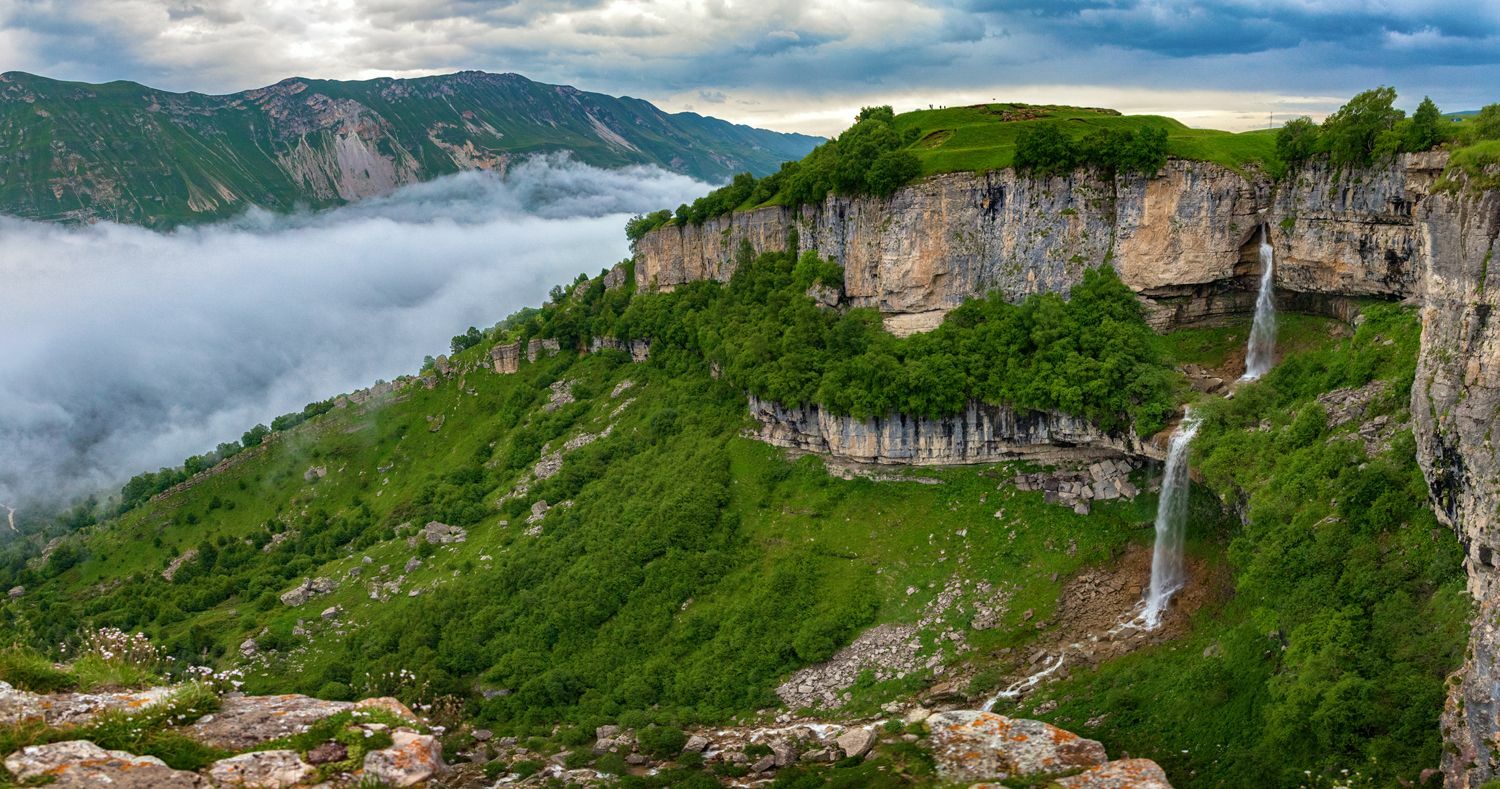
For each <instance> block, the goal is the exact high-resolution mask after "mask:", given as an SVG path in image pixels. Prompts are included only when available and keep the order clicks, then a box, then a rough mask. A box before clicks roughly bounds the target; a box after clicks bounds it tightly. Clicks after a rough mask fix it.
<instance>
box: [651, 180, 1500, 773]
mask: <svg viewBox="0 0 1500 789" xmlns="http://www.w3.org/2000/svg"><path fill="white" fill-rule="evenodd" d="M1445 165H1446V155H1445V154H1443V153H1441V152H1432V153H1423V154H1408V155H1403V156H1401V157H1399V158H1398V159H1397V160H1396V161H1394V162H1393V163H1391V164H1390V165H1389V166H1384V167H1375V168H1369V169H1364V170H1355V171H1349V170H1345V171H1344V172H1342V173H1339V172H1335V171H1332V170H1330V169H1329V168H1328V167H1326V166H1312V167H1308V168H1305V169H1304V170H1302V171H1300V172H1298V173H1296V174H1294V175H1293V176H1292V177H1291V178H1288V179H1285V180H1283V181H1280V182H1273V180H1272V179H1270V178H1269V177H1265V176H1262V175H1259V174H1256V173H1239V172H1235V171H1232V170H1228V169H1226V168H1223V167H1219V166H1217V165H1213V164H1207V163H1202V162H1184V161H1172V162H1170V163H1168V165H1167V166H1166V167H1165V168H1164V169H1163V171H1162V172H1160V173H1159V174H1158V175H1157V177H1154V178H1143V177H1139V176H1124V177H1117V178H1114V179H1112V180H1110V179H1101V178H1099V177H1098V176H1097V175H1094V174H1091V173H1088V172H1082V171H1080V172H1075V173H1073V174H1071V175H1068V176H1064V177H1054V178H1028V177H1024V176H1020V175H1017V174H1016V173H1014V172H1013V171H1000V172H992V173H984V174H951V175H943V176H937V177H933V178H928V179H925V180H923V181H921V182H918V183H916V184H913V185H911V186H909V187H906V188H904V189H902V190H900V191H899V192H897V193H896V194H895V195H894V196H892V197H891V198H889V199H886V200H874V199H848V198H843V197H830V198H829V199H828V200H827V201H825V202H824V203H822V204H821V205H816V206H804V207H802V208H800V209H798V210H795V211H793V210H789V209H785V208H779V207H770V208H761V209H757V210H753V211H747V212H741V213H736V214H732V215H729V216H725V217H720V218H718V219H716V220H712V221H710V222H707V223H705V224H704V225H702V226H701V227H691V226H689V227H666V228H662V229H660V230H657V231H655V232H653V233H651V234H649V235H648V236H646V237H645V238H643V239H641V241H640V242H639V243H638V244H637V247H636V261H637V269H636V272H637V281H638V282H640V283H641V285H642V287H643V288H645V289H648V290H650V289H658V290H670V289H671V288H673V287H676V286H677V285H680V284H682V283H685V282H690V281H694V280H699V279H716V280H726V279H728V278H729V276H730V275H731V274H732V273H733V271H734V267H735V263H736V256H737V254H738V250H739V248H740V246H741V245H742V243H745V242H748V243H749V245H750V247H751V248H752V249H753V250H755V251H756V252H762V251H772V250H782V249H785V248H786V246H787V243H788V241H789V239H790V238H791V237H792V233H791V231H792V230H794V229H795V230H796V231H797V232H796V235H795V238H796V240H797V249H796V251H797V252H799V253H800V252H803V251H807V250H814V251H816V252H818V253H819V254H820V255H822V256H824V257H828V258H831V259H833V260H836V261H837V262H839V263H841V264H842V265H843V266H844V288H843V293H842V294H841V296H840V302H841V303H842V304H844V305H849V306H856V307H873V308H875V309H877V310H879V311H880V312H881V313H882V315H883V317H884V319H885V321H886V325H887V327H888V328H890V329H891V330H892V331H894V332H897V333H908V332H911V331H920V330H925V329H930V328H932V327H934V326H936V325H937V324H938V323H939V322H941V319H942V316H943V315H944V314H946V312H947V311H948V310H951V309H952V308H953V307H955V306H957V305H958V304H960V303H962V302H963V301H964V300H965V299H967V298H971V297H976V296H981V295H984V294H986V293H990V292H994V291H998V292H1000V293H1002V294H1003V295H1004V296H1005V298H1008V299H1012V300H1019V299H1022V298H1024V297H1025V296H1027V295H1029V294H1032V293H1038V292H1046V291H1054V292H1060V291H1064V290H1066V289H1067V288H1069V287H1071V286H1072V285H1073V284H1074V283H1076V282H1077V281H1078V280H1079V279H1080V278H1081V275H1082V272H1083V270H1084V268H1085V267H1087V266H1090V265H1097V264H1098V263H1100V262H1103V261H1109V262H1110V263H1111V264H1112V265H1113V266H1114V267H1115V269H1116V270H1117V271H1118V272H1119V274H1120V277H1121V279H1122V280H1123V281H1124V282H1125V283H1126V284H1127V285H1129V286H1130V287H1131V288H1132V289H1134V290H1135V291H1136V292H1137V293H1138V294H1140V296H1141V299H1142V301H1143V303H1144V304H1145V305H1146V306H1147V308H1148V314H1149V316H1150V319H1151V320H1152V322H1153V324H1154V325H1155V326H1157V327H1158V328H1162V329H1165V328H1171V327H1175V326H1182V325H1190V324H1193V323H1199V322H1204V321H1212V320H1213V319H1215V318H1218V317H1222V316H1225V315H1228V314H1233V313H1247V312H1249V311H1250V309H1251V305H1252V303H1253V300H1254V281H1253V280H1254V274H1255V273H1256V269H1257V268H1258V265H1259V264H1258V262H1257V258H1256V246H1257V245H1258V241H1259V239H1258V234H1259V233H1260V232H1261V228H1262V227H1264V228H1265V229H1266V231H1267V232H1268V233H1269V236H1270V240H1271V242H1272V244H1273V246H1274V247H1275V250H1276V270H1275V284H1276V290H1277V300H1278V302H1280V303H1281V305H1282V306H1283V308H1287V307H1290V308H1293V309H1297V310H1301V311H1312V312H1322V313H1325V314H1330V315H1333V316H1335V317H1340V318H1345V319H1347V318H1348V317H1349V313H1350V311H1351V309H1352V308H1353V306H1354V300H1355V299H1359V298H1369V297H1374V298H1385V299H1406V300H1409V301H1412V302H1414V303H1418V304H1420V305H1421V307H1422V340H1421V349H1420V352H1419V353H1420V356H1419V360H1418V369H1417V377H1416V382H1415V385H1414V386H1413V390H1412V415H1413V424H1414V425H1415V433H1416V439H1417V459H1418V462H1419V463H1420V464H1421V467H1422V469H1423V472H1424V474H1425V475H1426V478H1427V482H1428V485H1429V488H1430V492H1431V496H1432V502H1433V507H1434V509H1435V510H1436V512H1437V514H1438V517H1439V519H1440V520H1442V521H1443V522H1444V523H1445V524H1447V525H1449V526H1450V527H1452V528H1453V529H1454V530H1455V531H1456V532H1457V534H1458V536H1459V538H1460V540H1461V541H1462V543H1463V545H1464V547H1465V551H1466V558H1465V569H1466V571H1467V574H1468V579H1469V581H1468V587H1469V591H1470V593H1471V594H1472V596H1473V597H1474V599H1475V601H1476V610H1475V614H1474V618H1473V620H1472V632H1471V636H1470V643H1469V653H1468V657H1467V660H1466V662H1465V665H1464V666H1463V667H1462V668H1461V669H1460V670H1459V671H1458V672H1457V674H1456V675H1455V677H1454V681H1453V682H1452V683H1450V693H1449V698H1448V702H1447V705H1446V709H1445V712H1444V715H1443V730H1444V737H1445V739H1446V741H1447V745H1446V747H1445V748H1444V755H1443V772H1444V775H1445V780H1446V784H1447V786H1449V787H1451V788H1453V789H1458V788H1459V787H1462V788H1463V789H1478V787H1480V786H1483V785H1485V784H1486V782H1488V781H1491V780H1493V779H1494V778H1496V777H1497V776H1500V571H1497V565H1500V455H1497V451H1496V445H1495V442H1494V439H1495V437H1494V436H1493V435H1492V431H1493V426H1494V425H1495V424H1496V421H1497V420H1500V321H1497V320H1496V316H1495V312H1496V308H1497V306H1500V290H1492V289H1491V288H1490V285H1489V281H1488V280H1489V275H1490V268H1491V264H1493V263H1496V260H1495V252H1496V247H1497V245H1500V244H1497V237H1500V192H1497V191H1495V190H1493V189H1490V190H1488V191H1482V190H1476V189H1471V188H1468V187H1467V186H1465V185H1463V184H1462V183H1460V185H1459V188H1457V189H1452V190H1440V191H1438V190H1434V185H1435V183H1436V181H1437V179H1438V177H1439V176H1440V175H1441V174H1442V172H1443V169H1444V167H1445ZM1496 287H1497V289H1500V282H1497V286H1496ZM751 411H752V413H753V414H754V415H755V417H756V419H757V422H758V423H759V428H758V435H759V437H760V438H762V439H763V440H766V441H768V442H770V443H772V444H777V445H779V446H786V447H793V448H797V449H805V450H809V451H817V452H820V453H824V454H828V455H831V456H835V457H843V458H847V459H854V460H861V461H864V462H874V463H918V464H920V463H951V462H986V461H987V460H991V459H1005V457H1006V456H1016V455H1026V454H1031V453H1035V454H1040V453H1043V452H1045V451H1046V450H1047V447H1053V448H1062V447H1071V448H1075V449H1079V448H1081V449H1082V450H1083V451H1101V452H1108V451H1130V452H1136V451H1140V450H1141V449H1142V447H1141V446H1139V445H1140V444H1142V443H1143V442H1139V441H1134V440H1131V439H1125V438H1120V437H1111V436H1106V435H1103V434H1100V433H1099V432H1098V431H1097V430H1095V429H1093V428H1092V427H1090V426H1087V425H1079V424H1073V423H1072V422H1071V421H1068V420H1066V419H1065V420H1064V421H1063V422H1058V421H1057V420H1058V417H1056V416H1055V415H1047V414H1039V415H1032V416H1029V417H1026V418H1023V419H1017V418H1016V417H1015V415H1014V414H1007V413H1005V412H1004V411H1003V409H989V408H988V407H982V406H971V407H970V408H969V409H968V410H967V411H966V412H965V413H964V414H961V415H958V416H955V417H952V418H949V419H945V420H916V419H911V418H903V417H901V416H900V415H890V416H889V417H886V418H883V419H875V420H857V419H853V418H850V417H836V416H831V415H827V414H823V413H820V412H819V411H818V410H817V409H816V408H784V407H781V406H778V405H776V404H771V403H761V402H758V401H755V400H752V401H751ZM1064 422H1066V424H1065V423H1064Z"/></svg>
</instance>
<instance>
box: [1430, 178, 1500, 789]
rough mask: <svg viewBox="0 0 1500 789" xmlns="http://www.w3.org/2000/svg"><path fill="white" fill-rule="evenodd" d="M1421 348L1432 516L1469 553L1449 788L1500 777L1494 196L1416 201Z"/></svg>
mask: <svg viewBox="0 0 1500 789" xmlns="http://www.w3.org/2000/svg"><path fill="white" fill-rule="evenodd" d="M1421 219H1422V223H1421V231H1422V244H1421V247H1422V250H1423V263H1424V269H1425V271H1424V283H1423V286H1424V289H1425V294H1424V302H1425V303H1424V306H1423V309H1422V346H1421V351H1420V354H1419V356H1418V361H1417V376H1416V382H1415V384H1414V385H1413V386H1412V407H1411V412H1412V422H1413V430H1414V432H1415V435H1416V439H1417V460H1418V462H1419V463H1420V464H1421V466H1422V471H1423V473H1424V474H1425V475H1426V477H1427V483H1428V487H1429V488H1430V491H1431V495H1432V501H1433V509H1434V510H1435V511H1436V513H1437V515H1438V518H1439V519H1440V520H1442V521H1443V522H1444V523H1445V524H1447V525H1450V526H1452V527H1453V528H1454V529H1455V530H1456V531H1457V532H1458V536H1459V540H1460V542H1461V543H1462V544H1463V546H1464V549H1465V553H1466V556H1465V559H1464V567H1465V569H1466V570H1467V572H1468V576H1469V582H1468V588H1469V593H1470V594H1471V595H1473V597H1474V599H1475V601H1476V604H1477V605H1476V610H1475V612H1474V620H1473V630H1472V631H1471V633H1470V636H1469V652H1468V659H1467V661H1466V663H1465V664H1464V667H1463V668H1462V669H1461V670H1460V672H1459V673H1458V675H1457V684H1453V683H1450V686H1449V696H1448V703H1447V708H1446V710H1445V711H1444V714H1443V718H1442V722H1443V730H1444V736H1445V739H1446V740H1447V745H1446V746H1445V748H1444V752H1443V772H1444V774H1445V777H1446V781H1447V785H1448V786H1450V787H1478V786H1480V785H1482V784H1484V783H1485V782H1487V781H1489V780H1490V779H1492V778H1494V777H1496V776H1500V626H1497V625H1496V622H1497V621H1500V573H1497V572H1496V565H1497V563H1500V521H1497V519H1496V512H1497V508H1500V455H1497V452H1496V446H1495V444H1494V443H1493V440H1492V436H1491V429H1492V427H1493V425H1494V422H1495V413H1496V410H1497V409H1500V325H1497V323H1496V321H1495V318H1494V313H1495V309H1496V307H1497V306H1500V290H1497V287H1500V282H1497V283H1496V284H1495V285H1491V284H1490V282H1489V281H1490V280H1491V279H1494V278H1495V277H1496V274H1500V267H1494V266H1492V264H1494V263H1495V262H1496V261H1495V257H1496V253H1497V247H1500V244H1497V241H1496V238H1497V236H1500V192H1496V191H1488V192H1484V193H1481V194H1474V193H1471V192H1462V193H1460V194H1458V195H1448V194H1442V195H1434V196H1433V197H1431V198H1429V199H1428V200H1427V201H1426V202H1425V203H1424V204H1423V206H1422V213H1421Z"/></svg>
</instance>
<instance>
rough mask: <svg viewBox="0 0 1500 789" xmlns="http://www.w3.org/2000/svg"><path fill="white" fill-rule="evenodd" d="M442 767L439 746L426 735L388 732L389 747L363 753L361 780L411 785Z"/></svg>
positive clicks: (397, 731) (440, 746)
mask: <svg viewBox="0 0 1500 789" xmlns="http://www.w3.org/2000/svg"><path fill="white" fill-rule="evenodd" d="M443 769H445V765H444V764H443V746H442V744H441V743H439V742H438V741H437V738H436V737H433V736H432V735H430V734H418V733H416V732H414V731H412V730H410V729H396V730H395V731H394V732H392V733H391V746H390V747H389V748H382V749H380V750H378V751H371V752H369V753H367V754H365V779H366V780H370V779H374V780H376V781H379V782H381V783H382V784H384V785H386V786H411V785H412V784H418V783H421V782H423V781H425V780H427V779H428V778H431V777H432V776H434V775H437V774H438V773H439V772H442V771H443Z"/></svg>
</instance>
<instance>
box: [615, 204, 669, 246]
mask: <svg viewBox="0 0 1500 789" xmlns="http://www.w3.org/2000/svg"><path fill="white" fill-rule="evenodd" d="M670 221H672V212H671V211H669V210H667V209H665V208H663V209H662V210H660V211H652V212H651V213H649V214H637V215H635V216H633V217H631V218H630V219H629V220H628V221H626V222H625V237H626V238H628V239H630V240H631V242H636V241H640V240H641V239H642V238H644V237H645V236H646V234H647V233H650V232H651V231H653V230H655V229H657V228H658V227H661V226H662V225H665V224H666V223H668V222H670Z"/></svg>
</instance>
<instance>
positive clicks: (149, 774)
mask: <svg viewBox="0 0 1500 789" xmlns="http://www.w3.org/2000/svg"><path fill="white" fill-rule="evenodd" d="M5 769H7V770H9V771H10V772H11V774H12V775H14V776H15V777H16V778H17V779H19V780H22V781H32V780H48V781H49V783H48V784H47V785H48V786H56V787H97V786H113V787H120V788H121V789H189V788H190V787H198V786H201V785H202V779H200V778H199V777H198V776H197V775H194V774H193V773H189V772H184V771H182V770H174V769H172V768H170V767H168V766H167V765H166V763H164V762H163V761H162V760H160V759H158V758H156V757H155V756H136V755H134V754H130V753H126V752H124V751H106V750H104V749H103V748H100V747H99V746H97V745H95V744H93V743H91V742H88V741H87V740H69V741H66V742H54V743H49V744H47V745H29V746H27V747H25V748H22V749H21V750H19V751H16V752H15V753H13V754H11V755H9V756H7V757H5Z"/></svg>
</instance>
